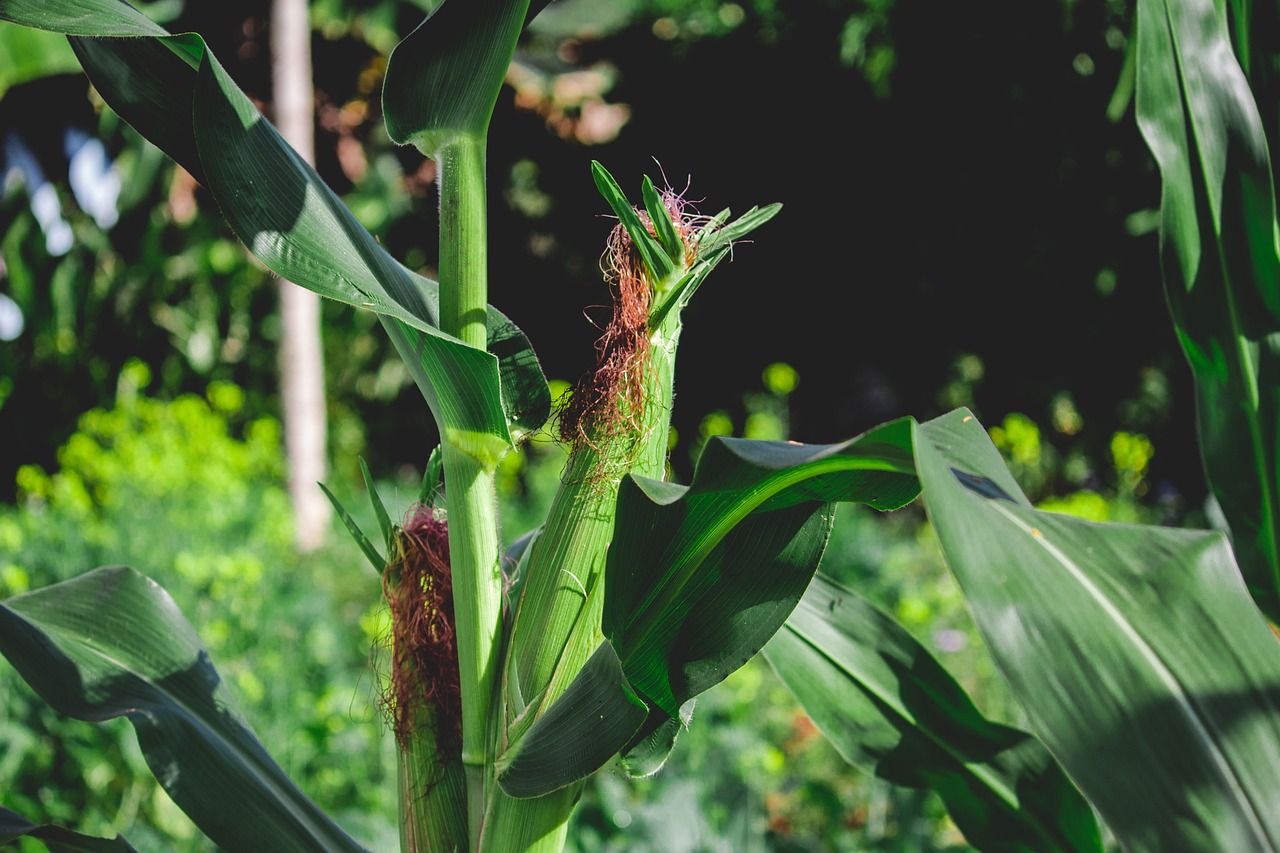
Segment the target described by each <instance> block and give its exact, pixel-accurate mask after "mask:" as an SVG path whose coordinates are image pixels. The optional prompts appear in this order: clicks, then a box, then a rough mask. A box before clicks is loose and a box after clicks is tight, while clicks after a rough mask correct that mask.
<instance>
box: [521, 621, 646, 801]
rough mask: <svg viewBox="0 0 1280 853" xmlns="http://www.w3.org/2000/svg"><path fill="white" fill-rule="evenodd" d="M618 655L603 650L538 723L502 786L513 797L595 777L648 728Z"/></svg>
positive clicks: (542, 792)
mask: <svg viewBox="0 0 1280 853" xmlns="http://www.w3.org/2000/svg"><path fill="white" fill-rule="evenodd" d="M648 713H649V711H648V708H647V707H646V706H645V704H644V702H642V701H641V700H640V699H639V698H638V697H637V696H636V695H635V693H634V691H632V689H631V686H630V685H629V684H628V683H627V678H626V676H625V675H623V672H622V664H621V662H620V661H619V660H618V655H617V653H616V652H615V651H614V650H613V646H612V645H610V644H609V643H608V642H604V643H601V644H600V647H599V648H598V649H596V651H595V654H593V655H592V656H591V657H590V659H588V660H587V663H586V665H585V666H583V668H582V671H581V672H580V673H579V674H578V677H577V678H576V679H574V681H573V683H572V684H570V685H569V688H568V689H567V690H565V692H564V693H563V695H561V696H560V698H559V699H557V700H556V701H555V703H553V704H552V706H551V708H550V709H549V710H548V711H547V712H546V713H545V714H543V715H542V716H541V717H539V718H538V719H537V720H535V721H534V723H533V725H532V726H530V728H529V731H528V732H526V733H525V735H524V737H523V739H522V740H521V742H520V749H519V751H518V752H517V753H516V755H515V758H514V760H513V761H512V762H511V763H510V765H508V766H507V767H506V768H504V769H503V770H502V772H501V775H500V776H499V777H498V781H499V782H500V783H501V785H502V790H504V791H506V792H507V794H508V795H510V796H512V797H540V796H543V795H545V794H549V793H551V792H552V791H555V790H558V789H560V788H563V787H565V786H566V785H569V784H571V783H572V782H576V781H577V780H579V779H582V778H584V777H585V776H587V775H589V774H591V773H593V772H595V771H596V770H598V769H599V768H600V767H602V766H604V764H605V763H606V762H607V761H608V760H609V759H610V758H611V757H613V755H614V753H616V752H617V751H618V749H619V748H620V747H621V746H622V745H624V744H626V743H627V741H629V740H630V739H631V738H632V736H634V735H635V733H636V732H637V731H639V730H640V727H641V726H642V725H644V722H645V719H646V717H648Z"/></svg>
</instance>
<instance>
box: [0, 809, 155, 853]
mask: <svg viewBox="0 0 1280 853" xmlns="http://www.w3.org/2000/svg"><path fill="white" fill-rule="evenodd" d="M23 837H26V838H35V839H38V840H39V841H41V842H42V843H43V844H44V846H45V847H47V848H48V849H49V850H50V851H52V853H134V849H133V847H132V846H130V844H129V843H128V842H127V841H125V840H124V839H123V838H121V837H120V836H119V835H117V836H116V837H115V838H99V837H98V836H95V835H84V834H82V833H79V832H75V831H73V830H70V829H67V828H66V827H62V826H54V825H52V824H43V825H39V824H34V823H32V822H31V821H29V820H27V819H26V818H24V817H23V816H22V815H20V814H18V813H17V812H15V811H12V810H10V809H6V808H5V807H4V806H0V844H4V845H8V844H11V843H13V842H15V841H17V840H18V839H19V838H23Z"/></svg>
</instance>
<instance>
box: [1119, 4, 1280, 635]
mask: <svg viewBox="0 0 1280 853" xmlns="http://www.w3.org/2000/svg"><path fill="white" fill-rule="evenodd" d="M1220 6H1221V4H1220V3H1215V2H1214V0H1176V2H1174V1H1173V0H1140V2H1139V3H1138V7H1137V18H1138V25H1137V33H1138V41H1137V51H1138V60H1137V63H1138V74H1137V95H1136V98H1137V114H1138V126H1139V128H1140V129H1141V131H1142V135H1143V137H1144V138H1145V139H1146V142H1147V145H1148V147H1149V148H1150V149H1151V153H1152V154H1153V155H1154V156H1155V159H1156V162H1157V164H1158V165H1159V167H1160V175H1161V179H1162V193H1161V199H1160V258H1161V270H1162V272H1163V275H1164V284H1165V295H1166V297H1167V302H1168V305H1169V309H1170V312H1171V313H1172V315H1173V321H1174V326H1175V330H1176V331H1177V334H1178V340H1179V342H1180V343H1181V345H1182V349H1183V352H1184V354H1185V355H1186V357H1187V361H1188V362H1189V363H1190V365H1191V371H1192V374H1193V375H1194V377H1195V383H1196V419H1197V426H1198V429H1199V437H1200V448H1201V455H1202V456H1203V458H1204V463H1205V470H1206V473H1207V475H1208V479H1209V483H1210V486H1211V488H1212V490H1213V494H1214V497H1215V498H1216V499H1217V501H1218V504H1219V506H1221V508H1222V513H1223V515H1224V516H1225V518H1226V520H1227V523H1228V524H1229V525H1230V527H1231V535H1232V540H1233V544H1234V547H1235V553H1236V557H1237V559H1238V560H1239V562H1240V569H1241V570H1242V571H1243V572H1244V577H1245V581H1246V583H1247V584H1248V585H1249V590H1250V592H1251V593H1252V594H1253V596H1254V599H1255V600H1256V601H1257V602H1258V605H1259V606H1260V607H1261V608H1262V609H1263V611H1264V612H1265V613H1266V614H1267V615H1268V616H1269V617H1270V618H1271V620H1272V621H1276V620H1277V619H1280V544H1278V541H1277V536H1278V532H1277V528H1278V526H1280V482H1278V481H1277V477H1278V476H1280V474H1278V473H1277V472H1280V395H1278V394H1277V393H1276V390H1275V389H1276V381H1275V376H1276V374H1277V373H1278V372H1280V254H1277V247H1276V236H1275V234H1276V231H1275V229H1276V206H1275V194H1274V190H1273V184H1272V174H1271V163H1270V158H1269V155H1268V150H1267V139H1266V135H1265V133H1264V131H1263V124H1262V119H1261V117H1260V116H1259V114H1258V108H1257V106H1256V104H1255V103H1254V101H1253V98H1252V96H1251V95H1250V93H1249V86H1248V83H1247V82H1246V80H1245V76H1244V73H1243V72H1242V71H1241V69H1240V66H1239V64H1238V63H1237V62H1236V60H1235V58H1234V56H1233V55H1232V50H1231V44H1230V41H1229V39H1228V36H1227V31H1226V27H1225V22H1224V17H1223V15H1221V14H1220V8H1219V7H1220Z"/></svg>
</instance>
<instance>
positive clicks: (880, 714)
mask: <svg viewBox="0 0 1280 853" xmlns="http://www.w3.org/2000/svg"><path fill="white" fill-rule="evenodd" d="M764 657H765V659H766V660H767V661H768V662H769V665H770V666H771V667H773V670H774V672H776V673H777V674H778V677H779V678H781V679H782V681H783V683H785V684H786V685H787V687H788V688H789V689H790V690H791V692H792V693H793V694H795V697H796V699H797V700H798V701H799V703H800V705H801V707H803V708H804V710H805V712H806V713H807V714H808V715H809V717H810V719H812V720H813V722H814V724H815V725H816V726H817V727H818V730H819V731H821V732H822V733H823V735H825V736H826V738H827V739H828V740H829V741H831V743H832V745H833V746H835V748H836V750H837V751H838V752H839V753H840V755H841V756H843V757H844V758H845V760H846V761H849V762H850V763H852V764H855V765H858V766H860V767H863V768H865V769H867V770H870V771H872V772H874V773H875V774H876V775H877V776H879V777H881V778H882V779H886V780H888V781H890V782H892V783H894V784H896V785H904V786H907V787H911V788H931V789H933V790H936V791H937V792H938V793H939V794H940V795H941V797H942V800H943V802H945V803H946V806H947V810H948V811H949V812H950V814H951V818H952V819H953V820H954V821H955V823H956V826H958V827H959V828H960V831H961V832H963V833H964V836H965V839H966V840H967V841H968V842H969V843H970V844H972V845H974V846H975V847H977V848H978V849H980V850H983V851H986V853H1015V851H1025V850H1037V851H1043V852H1044V853H1051V851H1101V850H1102V842H1101V839H1100V836H1099V833H1098V824H1097V821H1096V820H1095V819H1094V816H1093V812H1092V811H1091V810H1090V808H1089V805H1088V803H1086V802H1085V800H1084V798H1083V797H1081V796H1080V792H1079V791H1077V790H1076V789H1075V787H1074V786H1073V785H1072V784H1071V783H1070V782H1069V781H1068V780H1067V778H1066V776H1064V775H1063V773H1062V770H1061V768H1059V767H1058V765H1057V763H1055V762H1054V760H1053V758H1052V757H1051V756H1050V755H1049V753H1048V752H1047V751H1046V750H1045V748H1044V747H1043V746H1042V745H1041V744H1040V742H1039V741H1037V740H1036V739H1035V738H1033V737H1032V736H1031V735H1029V734H1027V733H1026V732H1022V731H1019V730H1017V729H1013V728H1010V727H1008V726H1002V725H998V724H996V723H992V722H990V721H988V720H987V719H986V718H985V717H983V716H982V714H981V713H980V712H979V711H978V709H977V708H975V707H974V705H973V702H972V701H971V700H970V699H969V697H968V696H967V695H966V694H965V692H964V690H963V689H962V688H961V687H960V685H959V684H957V683H956V682H955V680H954V679H953V678H952V677H951V676H950V674H948V673H947V671H946V670H945V669H943V668H942V666H941V665H940V664H939V663H938V662H937V661H936V660H935V659H934V658H933V657H932V656H931V655H930V654H929V653H928V652H927V651H926V650H925V649H924V647H922V646H921V645H920V644H919V643H918V642H916V640H915V639H914V638H913V637H912V636H911V635H910V633H908V632H907V630H906V629H905V628H903V627H902V626H901V625H899V624H898V623H897V622H896V621H894V620H893V619H892V618H891V617H889V616H888V615H886V614H885V613H883V612H881V611H880V610H878V609H876V608H875V607H874V606H872V605H871V604H870V603H868V602H867V601H866V600H865V599H863V598H862V597H861V596H860V595H858V593H856V592H854V591H853V590H851V589H848V588H846V587H843V586H841V585H840V584H838V583H836V582H835V581H832V580H830V579H829V578H826V577H824V576H823V575H822V574H821V573H819V574H817V575H815V576H814V579H813V583H812V584H811V585H810V586H809V589H808V591H807V592H806V593H805V595H804V598H802V599H801V600H800V604H799V605H798V606H797V607H796V609H795V611H794V612H793V613H792V614H791V617H790V618H789V619H788V620H787V622H786V624H785V625H784V626H783V628H782V630H781V631H779V632H778V633H777V634H776V635H775V636H774V638H773V639H772V640H770V641H769V644H768V645H767V646H765V647H764Z"/></svg>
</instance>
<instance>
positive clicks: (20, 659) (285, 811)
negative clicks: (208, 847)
mask: <svg viewBox="0 0 1280 853" xmlns="http://www.w3.org/2000/svg"><path fill="white" fill-rule="evenodd" d="M0 652H2V653H3V654H4V656H5V657H7V658H8V659H9V662H10V663H11V664H13V666H14V667H15V668H16V669H17V670H18V672H19V674H20V675H21V676H22V677H23V678H24V679H26V681H27V683H28V684H30V685H31V686H32V688H34V689H35V691H36V692H37V693H39V694H40V696H41V697H42V698H43V699H44V700H45V701H46V702H48V703H49V704H50V705H52V706H53V708H54V709H55V710H57V711H58V712H59V713H61V714H66V715H68V716H71V717H75V718H76V719H80V720H87V721H92V722H100V721H102V720H109V719H112V718H115V717H120V716H124V717H127V718H128V719H129V721H130V722H131V723H132V724H133V726H134V729H135V730H136V731H137V734H138V744H139V746H140V747H141V748H142V754H143V756H144V757H145V758H146V761H147V764H148V765H149V766H150V767H151V770H152V772H153V773H155V776H156V779H157V780H159V782H160V784H161V785H162V786H164V789H165V790H166V791H168V793H169V796H171V797H172V798H173V800H174V802H176V803H177V804H178V805H179V806H180V807H181V808H182V810H183V811H184V812H186V813H187V815H188V816H189V817H190V818H191V819H192V821H194V822H195V824H196V826H198V827H200V829H201V831H203V832H204V833H205V834H206V835H208V836H209V838H211V839H212V840H213V841H214V842H215V843H216V844H218V845H219V846H220V847H222V848H223V849H226V850H280V851H286V850H297V851H310V850H360V849H361V848H360V845H359V844H357V843H356V842H355V841H354V840H353V839H352V838H350V837H349V836H348V835H346V834H345V833H344V832H343V831H342V830H341V829H339V828H338V826H337V825H336V824H334V823H333V821H332V820H330V819H329V817H328V816H327V815H325V814H324V812H322V811H321V810H320V809H319V808H318V807H316V805H315V804H314V803H312V802H311V801H310V800H308V799H307V797H306V796H305V795H304V794H303V793H302V792H301V791H299V790H298V788H297V787H295V786H294V784H293V783H292V782H291V781H290V780H289V778H288V777H287V776H286V775H285V774H284V771H283V770H281V769H280V767H279V765H277V764H276V763H275V761H273V760H272V759H271V756H270V755H268V754H267V752H266V750H265V749H264V748H263V747H262V744H261V743H259V742H258V739H257V738H256V737H255V736H254V734H253V732H252V731H251V730H250V729H249V728H248V726H246V725H245V724H244V722H243V721H242V720H241V718H240V715H239V714H238V713H237V711H236V710H235V708H234V707H233V705H232V702H231V699H230V696H229V694H228V693H227V690H226V688H225V687H224V686H223V684H222V681H221V679H220V678H219V676H218V673H217V671H216V670H215V669H214V668H213V664H212V663H211V662H210V660H209V656H208V654H207V653H206V652H205V650H204V649H203V648H202V647H201V645H200V641H199V638H198V637H196V635H195V632H194V631H193V630H192V628H191V626H190V624H189V623H188V622H187V621H186V619H184V618H183V616H182V614H181V613H180V612H179V610H178V607H177V605H176V604H174V602H173V599H171V598H170V597H169V595H168V593H166V592H165V591H164V590H163V589H161V588H160V587H159V586H158V585H157V584H156V583H155V582H153V581H151V580H149V579H147V578H145V577H143V576H142V575H140V574H138V573H137V572H135V571H134V570H133V569H129V568H125V567H121V566H113V567H106V568H100V569H94V570H93V571H91V572H88V573H87V574H84V575H82V576H80V577H78V578H75V579H73V580H69V581H64V582H63V583H59V584H54V585H53V586H50V587H45V588H44V589H40V590H36V591H34V592H29V593H25V594H23V595H18V596H14V597H13V598H10V599H8V600H7V601H5V602H3V603H0Z"/></svg>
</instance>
